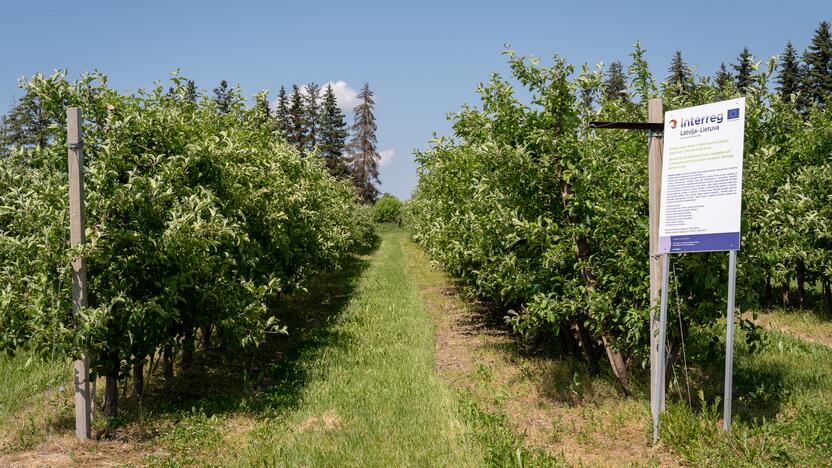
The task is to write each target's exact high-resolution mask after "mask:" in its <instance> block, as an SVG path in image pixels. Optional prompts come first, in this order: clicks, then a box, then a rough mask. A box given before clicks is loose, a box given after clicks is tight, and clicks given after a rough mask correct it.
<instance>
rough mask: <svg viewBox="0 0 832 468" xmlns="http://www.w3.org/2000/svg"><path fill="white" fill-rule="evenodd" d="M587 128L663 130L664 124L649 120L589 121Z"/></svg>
mask: <svg viewBox="0 0 832 468" xmlns="http://www.w3.org/2000/svg"><path fill="white" fill-rule="evenodd" d="M589 128H623V129H628V130H650V131H653V132H661V131H662V130H664V124H663V123H651V122H590V123H589Z"/></svg>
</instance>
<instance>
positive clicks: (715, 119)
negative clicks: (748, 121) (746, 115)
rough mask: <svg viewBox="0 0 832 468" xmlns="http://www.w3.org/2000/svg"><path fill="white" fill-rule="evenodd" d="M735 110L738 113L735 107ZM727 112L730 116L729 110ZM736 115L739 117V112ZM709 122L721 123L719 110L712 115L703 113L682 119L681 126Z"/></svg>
mask: <svg viewBox="0 0 832 468" xmlns="http://www.w3.org/2000/svg"><path fill="white" fill-rule="evenodd" d="M736 111H737V113H739V111H740V110H739V109H736ZM728 112H729V114H728V115H729V116H730V115H731V114H730V112H731V111H728ZM737 117H739V114H737ZM729 118H730V117H729ZM709 123H716V124H721V123H722V113H721V112H720V113H719V114H712V115H705V116H700V117H691V118H689V119H682V128H684V127H692V126H694V125H706V124H709Z"/></svg>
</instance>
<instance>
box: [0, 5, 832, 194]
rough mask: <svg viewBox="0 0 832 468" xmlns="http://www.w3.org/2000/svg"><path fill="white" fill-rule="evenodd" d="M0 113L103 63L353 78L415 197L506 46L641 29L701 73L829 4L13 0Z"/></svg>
mask: <svg viewBox="0 0 832 468" xmlns="http://www.w3.org/2000/svg"><path fill="white" fill-rule="evenodd" d="M0 11H2V16H0V50H2V53H0V57H2V60H0V109H2V111H3V112H5V110H6V109H7V108H8V105H9V104H10V103H11V102H12V101H13V99H14V97H15V96H17V95H19V94H20V92H19V90H18V89H17V87H16V84H17V79H18V78H19V77H21V76H30V75H32V74H33V73H35V72H44V73H49V72H51V71H52V70H53V69H56V68H66V69H68V70H69V72H70V74H71V76H72V77H75V76H77V74H78V73H79V72H83V71H88V70H93V69H98V70H100V71H102V72H104V73H106V74H107V75H108V76H109V79H110V83H111V85H112V86H114V87H116V88H118V89H135V88H140V87H149V86H151V85H152V83H153V82H154V81H156V80H164V79H166V78H167V77H168V76H169V74H170V72H172V71H173V70H176V69H177V68H178V69H180V70H181V73H182V74H183V75H186V76H188V77H190V78H192V79H194V80H195V81H196V83H197V85H198V86H199V87H201V88H203V89H206V90H210V89H213V88H214V87H215V86H216V85H217V83H218V82H219V81H220V80H222V79H227V80H228V81H229V82H231V83H239V85H240V86H241V87H242V89H243V91H244V93H245V94H246V95H247V96H251V95H253V94H254V93H256V92H257V91H259V90H261V89H269V90H271V91H272V95H271V96H272V97H274V94H275V93H276V90H277V89H278V88H279V87H280V86H281V85H285V86H290V85H291V84H292V83H298V84H303V83H307V82H310V81H314V82H317V83H319V84H320V83H327V82H330V81H332V82H337V81H343V82H344V83H345V85H342V86H343V90H344V91H345V92H346V94H348V92H349V88H352V89H358V88H360V86H361V84H362V83H363V82H365V81H366V82H369V83H370V87H371V88H372V89H373V90H374V92H375V97H376V105H377V106H376V116H377V118H378V126H379V130H378V140H379V149H380V150H382V151H384V152H385V153H384V154H385V163H384V165H383V166H382V168H381V180H382V190H383V191H387V192H391V193H393V194H394V195H396V196H398V197H400V198H407V197H408V196H409V194H410V192H411V190H412V189H413V187H414V186H415V184H416V170H415V166H414V164H413V161H412V156H411V153H412V150H413V149H414V148H425V147H426V146H427V142H428V141H429V140H430V138H431V136H432V135H433V133H434V132H435V133H438V134H440V135H448V134H449V133H450V127H449V124H448V122H447V121H446V119H445V116H446V115H447V113H448V112H451V111H454V110H457V109H459V107H460V106H461V105H462V104H463V103H471V104H476V103H477V97H476V94H475V92H474V90H475V88H476V86H477V84H478V83H480V82H482V81H485V80H487V79H488V77H489V74H490V73H491V72H501V73H504V74H505V73H506V71H507V69H506V66H505V61H504V59H503V57H502V56H501V55H500V51H501V50H502V48H503V44H504V43H509V44H511V45H512V46H513V47H514V48H515V49H517V50H518V52H519V53H521V54H523V55H526V54H533V55H537V56H540V57H543V58H548V57H550V56H551V55H552V54H553V53H559V54H561V55H562V56H564V57H566V58H567V59H568V60H569V61H570V62H571V63H574V64H576V65H578V64H581V63H584V62H587V63H590V64H595V63H597V62H602V61H603V62H605V63H609V62H611V61H613V60H616V59H621V60H623V61H626V60H627V58H628V57H627V54H628V53H629V52H630V51H631V47H632V44H633V43H634V42H635V41H637V40H639V41H641V43H642V46H643V47H644V48H646V49H647V58H648V60H649V61H650V63H651V67H652V69H653V72H654V73H655V74H657V76H658V77H660V78H664V77H665V75H666V69H667V66H668V64H669V61H670V58H671V56H672V54H673V52H674V51H675V50H676V49H681V50H682V53H683V56H684V58H685V60H686V61H687V62H688V63H689V64H691V65H694V66H696V67H697V69H698V71H699V72H700V73H707V74H712V73H713V72H714V71H715V70H716V68H717V67H718V66H719V64H720V62H723V61H724V62H726V63H727V62H733V61H734V60H735V58H736V56H737V54H738V53H739V51H740V50H741V49H742V47H743V46H748V47H750V48H751V51H752V52H753V53H754V55H755V56H756V57H757V58H759V59H764V58H767V57H769V56H771V55H774V54H777V53H779V52H781V51H782V50H783V47H784V46H785V44H786V41H788V40H791V41H792V42H793V43H794V44H795V46H796V47H797V48H798V50H803V48H805V47H806V45H807V44H808V42H809V39H810V37H811V35H812V34H813V32H814V30H815V28H817V26H818V23H820V21H822V20H824V19H825V20H832V3H831V2H830V1H829V0H817V1H798V0H795V1H790V2H773V1H730V2H729V1H722V2H718V1H709V0H697V1H690V2H672V1H664V2H653V1H649V2H648V1H645V2H638V1H630V2H613V1H600V0H598V1H582V2H555V1H550V2H542V1H541V2H529V1H513V2H489V1H479V2H473V1H472V2H454V1H451V0H446V1H442V2H437V1H426V0H421V1H411V2H394V1H387V2H383V1H379V2H370V1H366V2H362V1H353V2H326V1H319V2H314V3H310V2H291V3H289V2H268V3H267V2H250V1H236V2H233V3H232V2H213V1H203V2H179V1H175V0H168V1H166V2H158V1H143V2H130V3H128V2H120V1H111V2H102V1H74V2H68V1H61V2H57V1H40V2H8V3H5V4H3V6H2V7H0Z"/></svg>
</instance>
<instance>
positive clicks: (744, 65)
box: [732, 47, 754, 94]
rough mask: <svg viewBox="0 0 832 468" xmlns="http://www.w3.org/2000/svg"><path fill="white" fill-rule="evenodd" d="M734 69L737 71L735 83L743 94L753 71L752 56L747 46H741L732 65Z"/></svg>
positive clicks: (748, 85)
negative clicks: (740, 50) (734, 63)
mask: <svg viewBox="0 0 832 468" xmlns="http://www.w3.org/2000/svg"><path fill="white" fill-rule="evenodd" d="M732 67H733V68H734V71H736V72H737V76H736V84H737V89H738V90H739V91H740V93H742V94H745V93H746V92H747V90H748V88H749V87H751V83H752V73H753V71H754V57H753V56H752V55H751V52H750V51H749V50H748V47H743V49H742V52H740V55H739V57H737V64H736V65H732Z"/></svg>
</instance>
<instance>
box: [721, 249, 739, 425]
mask: <svg viewBox="0 0 832 468" xmlns="http://www.w3.org/2000/svg"><path fill="white" fill-rule="evenodd" d="M736 289H737V251H736V250H732V251H730V252H729V253H728V314H727V320H728V323H727V329H726V332H725V401H724V402H723V403H724V404H723V416H722V420H723V421H725V422H724V424H723V426H722V428H723V430H724V431H725V432H731V397H732V391H733V389H732V386H733V382H734V298H735V294H736Z"/></svg>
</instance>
